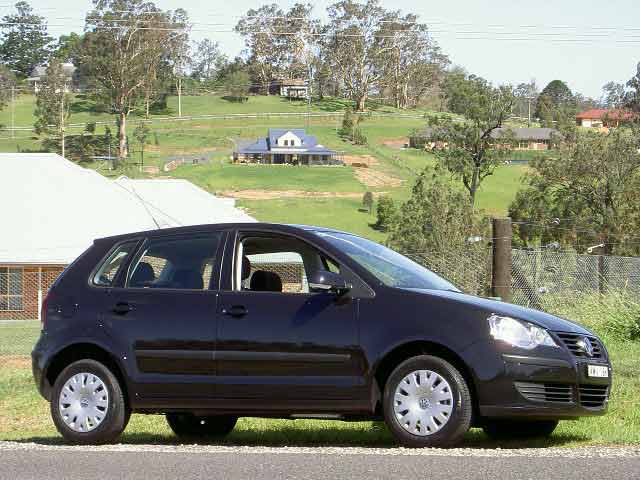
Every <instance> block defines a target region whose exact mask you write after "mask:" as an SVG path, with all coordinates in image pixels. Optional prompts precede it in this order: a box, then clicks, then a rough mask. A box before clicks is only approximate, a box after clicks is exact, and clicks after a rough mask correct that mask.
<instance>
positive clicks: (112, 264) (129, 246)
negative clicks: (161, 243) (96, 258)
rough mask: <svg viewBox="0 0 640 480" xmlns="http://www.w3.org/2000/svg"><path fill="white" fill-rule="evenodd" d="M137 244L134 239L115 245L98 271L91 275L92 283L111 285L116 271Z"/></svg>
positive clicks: (118, 270) (118, 271)
mask: <svg viewBox="0 0 640 480" xmlns="http://www.w3.org/2000/svg"><path fill="white" fill-rule="evenodd" d="M137 244H138V241H137V240H136V241H131V242H126V243H123V244H121V245H119V246H117V247H116V248H115V249H114V250H113V252H112V253H111V254H110V255H109V256H108V257H107V259H106V260H105V261H104V262H103V263H102V265H100V268H98V271H97V272H96V274H95V275H94V276H93V284H94V285H97V286H99V287H113V286H114V283H115V281H116V279H117V277H118V273H120V271H121V270H122V268H123V266H124V265H125V264H126V263H127V259H128V258H129V255H131V254H132V253H133V252H134V250H135V248H136V245H137Z"/></svg>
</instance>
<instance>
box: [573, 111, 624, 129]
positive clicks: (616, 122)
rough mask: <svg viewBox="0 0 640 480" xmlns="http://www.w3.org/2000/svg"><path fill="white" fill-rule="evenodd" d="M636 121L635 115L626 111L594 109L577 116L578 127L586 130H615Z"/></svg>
mask: <svg viewBox="0 0 640 480" xmlns="http://www.w3.org/2000/svg"><path fill="white" fill-rule="evenodd" d="M633 119H634V114H633V113H632V112H629V111H626V110H619V109H618V110H607V109H604V108H592V109H591V110H586V111H584V112H580V113H578V114H577V115H576V125H578V126H579V127H586V128H611V127H613V128H615V127H618V126H620V125H621V124H623V123H629V122H631V121H632V120H633Z"/></svg>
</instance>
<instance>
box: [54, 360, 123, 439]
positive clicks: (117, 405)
mask: <svg viewBox="0 0 640 480" xmlns="http://www.w3.org/2000/svg"><path fill="white" fill-rule="evenodd" d="M79 373H89V374H93V375H96V376H97V377H98V378H100V380H102V382H103V383H104V385H105V387H106V389H107V392H108V408H107V411H106V415H105V417H104V419H103V420H102V423H100V424H99V425H98V426H97V427H95V428H94V429H93V430H90V431H87V432H78V431H75V430H73V429H71V428H70V427H69V426H68V425H67V424H66V423H65V422H64V420H63V415H62V413H61V411H60V405H59V403H60V402H59V400H60V392H61V390H62V388H63V387H64V385H65V383H66V382H67V380H69V379H70V378H72V377H73V376H74V375H76V374H79ZM50 407H51V418H52V419H53V423H54V424H55V426H56V428H57V429H58V432H60V434H61V435H62V437H63V438H64V439H65V440H66V441H67V442H69V443H73V444H79V445H98V444H103V443H109V442H113V441H114V440H116V439H117V438H118V436H119V435H120V434H121V433H122V431H123V430H124V429H125V427H126V426H127V423H128V422H129V417H130V415H131V411H130V410H129V407H128V405H127V402H126V400H125V398H124V393H123V392H122V387H121V386H120V383H119V382H118V379H117V378H116V376H115V375H114V374H113V372H111V370H109V369H108V368H107V367H105V366H104V365H103V364H102V363H100V362H97V361H95V360H78V361H77V362H74V363H72V364H71V365H69V366H68V367H66V368H65V369H64V370H63V371H62V373H60V375H58V378H56V381H55V383H54V386H53V391H52V394H51V405H50Z"/></svg>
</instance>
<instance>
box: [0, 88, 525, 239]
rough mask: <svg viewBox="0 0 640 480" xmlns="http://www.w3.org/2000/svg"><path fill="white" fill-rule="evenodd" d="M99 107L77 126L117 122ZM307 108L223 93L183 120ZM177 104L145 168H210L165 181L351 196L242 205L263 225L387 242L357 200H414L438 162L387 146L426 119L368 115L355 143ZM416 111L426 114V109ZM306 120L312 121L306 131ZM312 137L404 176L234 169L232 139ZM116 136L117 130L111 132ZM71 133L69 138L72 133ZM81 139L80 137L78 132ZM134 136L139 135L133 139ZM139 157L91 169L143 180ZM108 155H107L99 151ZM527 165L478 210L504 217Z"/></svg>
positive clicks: (495, 179)
mask: <svg viewBox="0 0 640 480" xmlns="http://www.w3.org/2000/svg"><path fill="white" fill-rule="evenodd" d="M34 101H35V100H34V97H33V96H31V95H22V96H20V97H18V100H17V102H16V105H15V118H16V120H15V123H16V124H17V125H23V126H28V125H32V124H33V108H34ZM348 104H349V102H347V101H344V100H336V99H325V100H323V101H318V102H314V104H313V105H312V107H311V110H312V111H314V112H340V111H343V110H344V109H345V108H346V106H347V105H348ZM369 108H370V109H371V110H373V111H377V112H383V113H394V112H397V110H395V109H393V108H392V107H388V106H382V105H379V104H375V103H371V104H370V105H369ZM92 110H93V104H92V103H91V102H90V101H89V100H87V99H85V98H83V97H82V96H77V97H76V98H75V102H74V104H73V105H72V114H71V118H70V122H71V123H83V122H95V121H98V122H99V121H112V120H113V116H111V115H107V114H104V113H95V112H93V111H92ZM306 110H307V105H306V104H305V103H304V102H297V101H289V100H286V99H281V98H279V97H275V96H271V97H261V96H255V97H251V98H250V99H249V101H248V102H246V103H232V102H228V101H226V100H224V99H222V98H220V97H215V96H185V97H183V114H184V115H205V114H234V113H235V114H243V113H265V112H298V113H304V112H306ZM176 112H177V99H176V98H175V97H170V98H169V100H168V108H167V109H166V111H163V112H155V113H154V114H153V115H152V117H151V118H152V120H153V122H152V123H151V124H150V126H149V128H150V130H151V135H150V144H149V145H147V146H146V148H145V155H144V163H145V165H147V166H148V165H156V166H161V165H163V164H164V163H165V162H166V161H167V160H169V159H175V158H187V159H189V158H192V157H199V158H204V159H208V160H209V163H207V164H204V165H197V166H194V165H185V166H182V167H180V168H178V169H177V170H175V171H172V172H170V173H169V174H164V173H161V175H163V176H167V175H168V176H172V177H177V178H185V179H188V180H190V181H192V182H193V183H195V184H197V185H199V186H201V187H203V188H205V189H206V190H208V191H210V192H212V193H217V192H222V191H227V192H228V191H234V190H247V189H252V190H271V191H274V190H276V191H287V190H297V191H302V192H325V193H337V194H352V196H351V198H309V197H307V198H281V199H265V200H260V201H256V200H242V199H241V200H239V205H241V206H244V207H246V208H247V209H248V210H249V211H250V212H251V213H252V214H253V215H254V216H255V217H256V218H257V219H259V220H263V221H277V222H288V223H310V224H317V225H322V226H327V227H334V228H340V229H344V230H350V231H354V232H356V233H359V234H361V235H364V236H367V237H369V238H372V239H375V240H384V236H383V235H382V234H380V232H377V231H375V230H374V229H372V228H371V227H370V224H371V223H374V221H375V219H374V218H372V216H371V215H368V214H366V213H363V212H361V211H360V210H361V201H360V198H358V197H359V196H361V195H362V194H364V192H365V191H367V190H371V191H374V192H384V193H386V194H388V195H391V196H392V197H393V198H394V199H396V200H397V201H398V202H402V201H404V200H406V199H407V198H408V197H409V194H410V189H411V186H412V184H413V182H414V180H415V177H416V175H417V174H418V173H419V172H420V171H422V170H423V169H424V168H425V166H428V165H433V164H434V161H435V160H434V158H433V156H432V155H431V154H429V153H427V152H424V151H419V150H415V149H400V148H399V147H398V145H397V144H396V145H395V146H390V145H388V142H389V141H395V142H401V143H402V141H403V139H406V138H407V136H408V135H409V134H410V132H411V131H412V130H414V129H417V128H421V127H423V126H424V122H425V120H424V119H422V118H403V117H368V116H366V117H364V118H363V120H362V123H361V128H362V131H363V132H364V134H365V135H366V136H367V138H368V145H364V146H358V145H353V144H351V143H350V142H347V141H345V140H343V139H342V138H340V137H339V135H338V134H337V130H338V128H339V126H340V125H339V123H340V117H335V118H311V119H305V118H302V117H292V118H282V117H276V116H272V117H269V118H227V119H200V120H189V121H178V120H171V121H163V120H162V121H161V120H160V118H162V117H167V116H171V115H176ZM400 113H403V114H404V113H408V114H410V115H415V116H417V117H422V116H423V115H424V114H425V113H427V112H424V111H422V110H412V111H409V112H400ZM137 119H138V117H136V115H131V116H130V118H129V122H128V131H129V133H130V134H131V133H132V131H133V129H134V128H135V126H136V121H137ZM9 120H10V108H5V109H4V110H3V111H1V112H0V124H5V125H6V124H7V123H9ZM307 120H308V125H307ZM307 126H308V131H309V133H310V134H313V135H315V136H317V138H318V140H319V141H320V142H321V143H322V144H324V145H326V146H327V147H329V148H331V149H334V150H336V151H338V152H341V154H343V155H351V156H354V155H355V156H359V155H360V156H367V158H371V157H372V158H374V159H375V163H374V164H373V165H371V170H372V171H374V172H380V173H381V174H384V175H386V176H388V177H389V178H391V179H399V180H402V181H403V183H402V185H400V186H397V185H386V184H384V183H383V184H380V185H365V184H363V183H362V182H361V181H359V180H358V179H357V178H356V176H355V171H354V169H353V168H351V167H345V168H334V167H331V168H329V167H311V168H309V167H298V168H296V167H283V166H274V167H265V166H249V165H232V164H231V163H230V156H231V153H232V151H233V148H234V142H236V141H237V140H238V139H254V138H258V137H261V136H264V135H265V134H266V131H267V129H268V128H270V127H280V128H306V127H307ZM110 128H111V129H112V131H114V127H113V126H111V127H110ZM104 129H105V127H103V126H98V127H97V129H96V134H97V135H102V134H103V133H104ZM73 133H74V131H70V132H69V134H73ZM75 133H78V131H76V132H75ZM15 137H16V138H11V135H10V134H9V133H8V132H4V133H2V134H0V151H5V152H12V151H40V150H41V148H42V146H41V141H40V139H38V138H37V137H34V136H33V135H32V134H30V133H27V132H16V134H15ZM130 138H131V135H130ZM131 150H132V154H131V158H130V159H129V160H128V161H127V162H126V163H125V164H123V165H121V166H120V167H119V168H118V169H116V170H113V171H110V170H108V169H107V164H106V163H104V162H99V161H98V162H94V163H87V164H85V166H87V167H88V168H94V169H96V170H98V171H100V172H101V173H103V174H104V175H106V176H109V177H117V176H119V175H121V174H125V175H128V176H133V177H138V176H142V174H141V173H140V171H139V166H138V164H139V162H140V152H139V147H138V145H137V144H136V143H135V142H133V143H132V144H131ZM96 154H99V155H106V154H107V152H106V151H105V152H96ZM526 168H527V167H526V166H523V165H510V166H502V167H500V168H498V169H497V170H496V172H495V174H494V175H493V176H491V177H489V178H487V179H486V181H485V183H484V184H483V185H482V186H481V188H480V191H479V194H478V207H479V209H480V210H482V211H484V212H485V213H487V214H489V215H504V214H505V213H506V211H507V208H508V205H509V203H510V202H511V200H512V199H513V197H514V196H515V193H516V191H517V189H518V188H519V186H520V179H521V177H522V175H523V173H524V172H525V171H526Z"/></svg>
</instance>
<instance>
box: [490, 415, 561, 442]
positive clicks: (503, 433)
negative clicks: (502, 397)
mask: <svg viewBox="0 0 640 480" xmlns="http://www.w3.org/2000/svg"><path fill="white" fill-rule="evenodd" d="M557 426H558V421H557V420H531V421H517V420H502V419H487V420H485V421H484V422H483V424H482V430H483V431H484V433H485V434H486V435H487V436H488V437H490V438H492V439H494V440H509V439H518V438H520V439H524V438H536V437H540V438H544V437H548V436H550V435H551V434H552V433H553V431H554V430H555V429H556V427H557Z"/></svg>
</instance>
